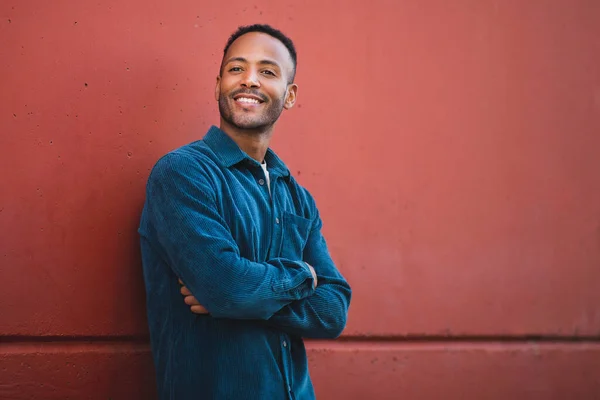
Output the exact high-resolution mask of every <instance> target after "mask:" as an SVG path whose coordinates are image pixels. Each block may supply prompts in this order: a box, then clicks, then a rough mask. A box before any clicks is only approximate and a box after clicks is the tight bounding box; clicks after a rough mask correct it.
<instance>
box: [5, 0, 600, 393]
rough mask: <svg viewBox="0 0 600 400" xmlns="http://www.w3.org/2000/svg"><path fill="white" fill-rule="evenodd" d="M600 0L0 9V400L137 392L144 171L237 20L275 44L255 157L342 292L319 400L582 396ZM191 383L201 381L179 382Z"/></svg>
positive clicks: (593, 327) (595, 293)
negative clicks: (272, 121) (264, 127)
mask: <svg viewBox="0 0 600 400" xmlns="http://www.w3.org/2000/svg"><path fill="white" fill-rule="evenodd" d="M599 21H600V2H598V1H594V0H589V1H586V0H576V1H567V0H546V1H527V2H524V1H516V0H507V1H501V2H500V1H492V0H485V1H475V0H459V1H452V2H451V1H445V0H428V1H416V0H406V1H385V0H376V1H368V2H366V1H333V0H325V1H324V0H322V1H314V0H310V1H303V2H300V1H274V0H257V1H254V2H247V1H239V0H232V1H230V2H218V1H211V2H208V1H197V0H196V1H181V0H180V1H176V2H167V1H163V2H160V1H150V2H148V1H141V0H121V1H109V0H96V1H74V0H58V1H41V0H25V1H16V0H2V1H1V2H0V87H1V94H0V170H1V171H2V172H1V174H0V184H1V186H0V187H1V189H0V235H1V236H0V398H2V399H29V398H35V399H113V400H115V399H150V398H153V397H154V377H153V368H152V361H151V357H150V355H149V348H148V345H147V327H146V321H145V309H144V288H143V282H142V276H141V266H140V257H139V254H138V253H139V250H138V237H137V233H136V228H137V224H138V220H139V214H140V211H141V206H142V202H143V198H144V185H145V180H146V178H147V175H148V172H149V169H150V168H151V166H152V165H153V164H154V162H155V161H156V160H157V159H158V157H159V156H161V155H162V154H164V153H165V152H167V151H169V150H171V149H173V148H175V147H178V146H180V145H183V144H185V143H188V142H190V141H192V140H196V139H198V138H200V137H202V136H203V135H204V133H205V131H206V129H207V128H208V126H209V125H210V124H213V123H217V122H218V113H217V108H216V105H215V102H214V100H213V85H214V79H215V76H216V74H217V72H218V71H217V69H218V65H219V63H220V57H221V52H222V47H223V45H224V43H225V40H226V38H227V37H228V35H229V34H230V33H231V32H232V31H233V30H234V29H235V28H236V27H237V26H238V25H240V24H248V23H254V22H267V23H271V24H273V25H274V26H276V27H279V28H280V29H282V30H283V31H284V32H286V33H287V34H289V35H290V36H291V37H292V38H293V39H294V41H295V42H296V45H297V48H298V51H299V64H298V76H297V82H298V84H299V86H300V89H299V103H298V104H297V107H296V108H294V109H293V110H291V111H289V112H286V113H285V115H284V116H283V118H282V120H281V122H280V123H279V125H278V128H277V130H276V135H275V136H276V137H275V141H274V146H273V147H274V148H275V150H276V151H277V152H278V153H279V154H280V155H281V156H282V157H283V158H284V160H286V162H287V163H288V166H289V167H290V169H291V170H292V172H293V174H294V175H295V176H296V177H297V178H298V179H299V180H300V182H301V183H302V184H303V185H305V186H306V187H307V188H309V190H311V192H312V193H313V194H314V196H315V198H316V199H317V202H318V205H319V208H320V210H321V214H322V216H323V218H324V222H325V226H324V229H325V233H326V236H327V238H328V241H329V245H330V248H331V250H332V253H333V256H334V259H335V260H336V261H337V263H338V265H339V268H340V269H341V270H342V272H343V273H344V275H345V276H346V277H347V278H348V279H349V281H350V283H351V284H352V286H353V289H354V297H353V303H352V306H351V311H350V317H349V323H348V326H347V329H346V331H345V333H344V336H343V338H342V339H340V340H338V341H335V342H318V341H317V342H310V343H309V348H310V361H311V368H312V375H313V380H314V383H315V387H316V390H317V394H318V396H319V398H320V399H367V398H368V399H405V400H410V399H414V400H417V399H418V400H430V399H446V400H454V399H492V400H500V399H539V400H548V399H556V400H564V399H586V400H587V399H598V398H600V24H599ZM199 398H201V396H200V397H199Z"/></svg>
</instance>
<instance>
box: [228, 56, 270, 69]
mask: <svg viewBox="0 0 600 400" xmlns="http://www.w3.org/2000/svg"><path fill="white" fill-rule="evenodd" d="M234 61H239V62H242V63H246V64H247V63H248V60H246V59H245V58H244V57H232V58H230V59H229V60H227V61H225V64H223V65H227V64H229V63H231V62H234ZM258 63H259V64H262V65H273V66H274V67H277V68H279V69H281V66H280V65H279V64H278V63H277V62H276V61H273V60H269V59H264V60H260V61H259V62H258Z"/></svg>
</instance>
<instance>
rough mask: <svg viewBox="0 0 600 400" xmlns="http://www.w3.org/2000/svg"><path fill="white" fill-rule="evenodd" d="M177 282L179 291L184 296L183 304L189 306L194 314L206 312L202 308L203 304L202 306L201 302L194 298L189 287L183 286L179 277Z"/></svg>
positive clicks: (206, 312) (206, 311)
mask: <svg viewBox="0 0 600 400" xmlns="http://www.w3.org/2000/svg"><path fill="white" fill-rule="evenodd" d="M179 284H180V285H181V290H180V292H181V294H182V295H183V296H185V298H184V299H183V301H184V302H185V304H187V305H188V306H190V310H191V311H192V312H193V313H194V314H208V310H207V309H206V308H204V306H202V304H200V303H199V302H198V300H196V298H195V297H194V295H193V294H192V292H190V291H189V289H188V288H187V287H185V284H184V283H183V282H182V281H181V279H179Z"/></svg>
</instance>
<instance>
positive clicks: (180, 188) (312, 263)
mask: <svg viewBox="0 0 600 400" xmlns="http://www.w3.org/2000/svg"><path fill="white" fill-rule="evenodd" d="M295 72H296V50H295V48H294V45H293V43H292V41H291V40H290V39H289V38H287V37H286V36H285V35H284V34H283V33H281V32H280V31H278V30H276V29H273V28H272V27H270V26H268V25H252V26H246V27H240V28H239V29H238V30H237V31H236V32H235V33H234V34H233V35H232V36H231V37H230V39H229V41H228V42H227V45H226V46H225V50H224V55H223V60H222V64H221V68H220V72H219V76H217V84H216V89H215V99H216V100H217V102H218V104H219V112H220V115H221V118H220V127H219V128H216V127H214V126H213V127H211V128H210V129H209V131H208V133H207V134H206V136H205V137H204V138H203V139H202V140H199V141H196V142H193V143H191V144H188V145H186V146H183V147H181V148H179V149H176V150H174V151H172V152H170V153H168V154H167V155H165V156H164V157H162V158H161V159H160V160H159V161H158V162H157V163H156V165H155V166H154V168H153V170H152V172H151V174H150V177H149V179H148V184H147V192H146V203H145V205H144V210H143V214H142V218H141V223H140V228H139V233H140V235H141V247H142V261H143V267H144V279H145V283H146V293H147V312H148V323H149V327H150V337H151V343H152V352H153V356H154V361H155V367H156V372H157V380H158V389H159V396H160V398H161V399H177V400H187V399H235V400H242V399H244V400H245V399H260V400H279V399H282V400H283V399H298V400H304V399H314V397H315V396H314V391H313V387H312V383H311V380H310V377H309V373H308V363H307V358H306V351H305V348H304V343H303V341H302V338H336V337H337V336H339V335H340V334H341V332H342V330H343V329H344V326H345V324H346V316H347V312H348V306H349V304H350V298H351V290H350V286H349V285H348V283H347V282H346V280H345V279H344V278H343V277H342V275H341V274H340V273H339V271H338V270H337V269H336V267H335V265H334V263H333V262H332V260H331V257H330V255H329V252H328V250H327V246H326V243H325V239H324V238H323V235H322V234H321V226H322V222H321V219H320V217H319V212H318V210H317V207H316V205H315V202H314V200H313V198H312V197H311V195H310V194H309V193H308V191H306V189H304V188H302V187H301V186H300V185H299V184H298V183H297V182H296V180H295V179H294V178H293V177H292V176H291V175H290V172H289V170H288V169H287V168H286V166H285V164H284V163H283V162H282V161H281V160H280V159H279V158H278V157H277V155H276V154H275V153H274V152H273V151H272V150H271V149H269V142H270V140H271V136H272V134H273V128H274V126H275V123H276V121H277V119H278V118H279V116H280V114H281V112H282V111H283V109H290V108H292V107H293V105H294V103H295V102H296V94H297V91H298V87H297V85H296V84H295V83H294V75H295ZM307 156H308V155H307ZM182 284H183V285H184V286H180V285H182ZM182 294H183V295H184V298H182V296H181V295H182Z"/></svg>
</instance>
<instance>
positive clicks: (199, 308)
mask: <svg viewBox="0 0 600 400" xmlns="http://www.w3.org/2000/svg"><path fill="white" fill-rule="evenodd" d="M190 310H192V312H193V313H194V314H208V310H207V309H206V308H204V307H202V306H191V307H190Z"/></svg>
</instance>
